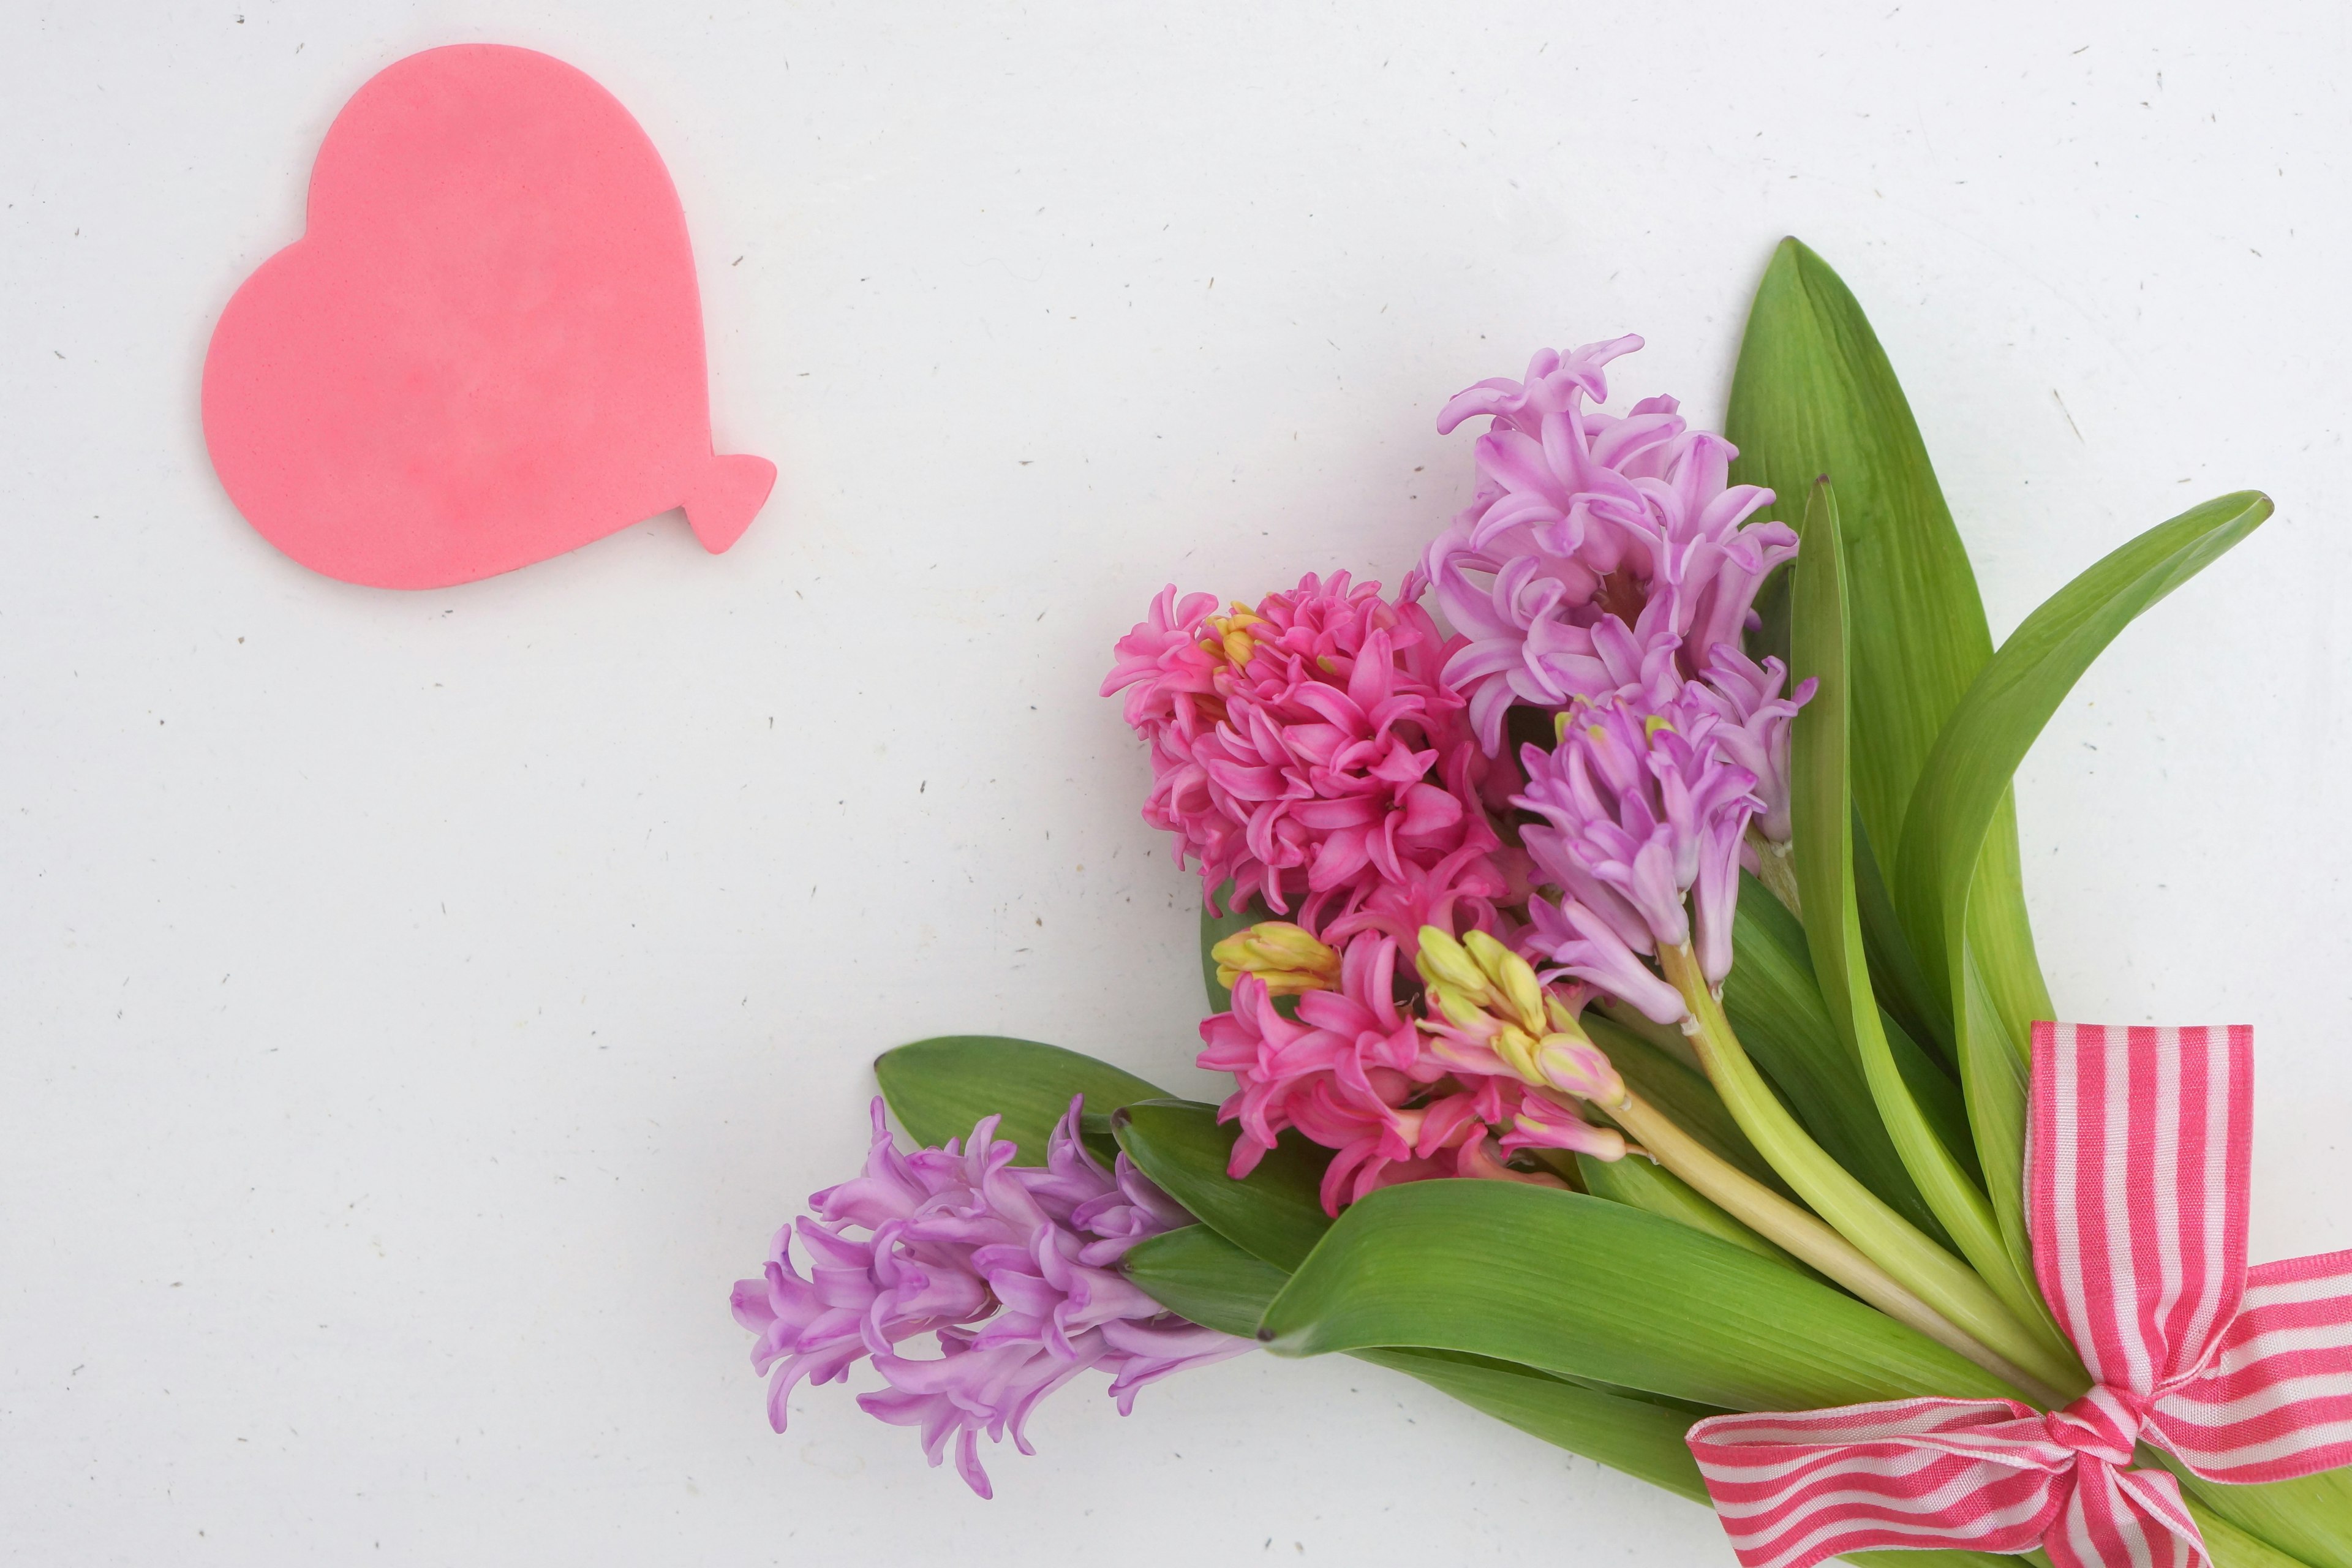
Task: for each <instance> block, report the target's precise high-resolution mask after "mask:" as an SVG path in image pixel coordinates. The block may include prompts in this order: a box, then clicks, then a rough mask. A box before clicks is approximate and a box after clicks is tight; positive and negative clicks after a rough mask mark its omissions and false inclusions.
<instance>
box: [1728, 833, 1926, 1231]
mask: <svg viewBox="0 0 2352 1568" xmlns="http://www.w3.org/2000/svg"><path fill="white" fill-rule="evenodd" d="M1732 952H1734V953H1735V954H1736V955H1737V956H1736V958H1735V960H1734V962H1733V963H1732V966H1731V973H1730V974H1729V976H1727V978H1726V979H1725V981H1724V983H1723V1010H1724V1012H1725V1013H1726V1014H1727V1016H1729V1017H1730V1019H1731V1026H1732V1028H1733V1030H1734V1031H1736V1032H1737V1033H1738V1036H1739V1043H1740V1044H1741V1045H1742V1046H1743V1047H1746V1049H1747V1051H1748V1057H1749V1058H1750V1059H1752V1060H1753V1061H1754V1062H1755V1063H1756V1065H1757V1066H1758V1067H1759V1068H1762V1069H1763V1072H1764V1076H1765V1077H1766V1078H1768V1079H1770V1080H1771V1084H1772V1088H1773V1089H1775V1090H1777V1091H1778V1092H1779V1094H1780V1098H1781V1100H1784V1101H1785V1102H1786V1103H1787V1105H1788V1107H1789V1110H1790V1113H1791V1114H1792V1115H1794V1116H1795V1117H1796V1119H1797V1120H1798V1121H1800V1122H1801V1123H1803V1125H1804V1128H1805V1131H1808V1132H1810V1133H1811V1134H1812V1136H1813V1139H1814V1141H1815V1142H1819V1143H1820V1144H1821V1146H1822V1149H1824V1150H1825V1151H1827V1152H1828V1153H1829V1156H1830V1158H1832V1160H1835V1161H1836V1162H1837V1163H1839V1164H1840V1165H1842V1166H1843V1167H1844V1168H1845V1169H1846V1171H1847V1172H1848V1173H1851V1174H1852V1175H1853V1178H1854V1179H1855V1180H1856V1181H1858V1182H1860V1183H1861V1184H1863V1185H1864V1186H1865V1187H1867V1188H1869V1189H1870V1191H1871V1192H1872V1193H1873V1194H1875V1195H1876V1196H1877V1198H1878V1199H1879V1201H1881V1202H1882V1203H1884V1204H1885V1205H1887V1206H1888V1207H1889V1208H1892V1209H1893V1210H1894V1211H1895V1213H1896V1214H1899V1215H1902V1216H1903V1217H1904V1219H1906V1220H1907V1221H1908V1222H1910V1224H1912V1225H1913V1226H1916V1227H1917V1228H1918V1229H1919V1230H1920V1231H1921V1232H1922V1233H1923V1234H1925V1235H1926V1236H1927V1237H1928V1238H1929V1239H1931V1240H1933V1241H1935V1242H1937V1244H1938V1245H1942V1244H1943V1242H1944V1239H1945V1238H1944V1235H1943V1230H1942V1227H1941V1226H1940V1225H1939V1224H1938V1223H1937V1218H1936V1211H1935V1210H1934V1209H1932V1208H1930V1207H1929V1206H1928V1205H1927V1199H1925V1198H1924V1197H1922V1196H1920V1194H1919V1189H1918V1188H1917V1187H1916V1186H1915V1185H1914V1184H1912V1181H1911V1175H1910V1173H1909V1172H1907V1171H1906V1170H1905V1169H1904V1168H1903V1160H1902V1157H1901V1155H1899V1154H1898V1153H1897V1152H1895V1144H1894V1142H1892V1141H1891V1140H1890V1139H1889V1138H1888V1137H1887V1134H1886V1128H1885V1125H1884V1124H1883V1123H1882V1122H1881V1121H1879V1117H1878V1107H1877V1105H1876V1103H1875V1102H1874V1100H1872V1099H1871V1094H1870V1084H1869V1082H1868V1080H1867V1079H1865V1078H1864V1075H1863V1070H1862V1063H1861V1061H1860V1059H1859V1058H1856V1057H1855V1055H1854V1053H1853V1047H1851V1046H1848V1045H1847V1044H1846V1043H1845V1042H1844V1041H1843V1040H1842V1039H1841V1038H1840V1037H1839V1035H1838V1030H1837V1026H1835V1025H1834V1024H1833V1023H1832V1022H1831V1020H1830V1014H1829V1008H1828V1007H1827V1006H1826V1005H1824V1004H1823V1003H1822V991H1821V987H1820V985H1819V984H1817V983H1816V981H1815V978H1814V975H1813V968H1812V960H1811V958H1810V957H1809V956H1808V955H1807V953H1806V951H1805V928H1804V927H1803V926H1802V925H1801V924H1799V923H1798V921H1797V917H1796V916H1794V915H1792V914H1790V912H1789V910H1788V909H1787V908H1786V907H1785V906H1784V905H1782V904H1781V902H1780V900H1778V899H1776V898H1774V897H1773V896H1772V895H1771V894H1770V893H1769V891H1767V890H1766V889H1765V887H1764V884H1763V883H1761V882H1759V881H1758V880H1757V879H1755V878H1753V877H1751V876H1749V875H1748V874H1747V873H1746V872H1744V871H1743V872H1741V873H1740V878H1739V912H1738V921H1737V922H1736V924H1735V926H1734V928H1733V931H1732Z"/></svg>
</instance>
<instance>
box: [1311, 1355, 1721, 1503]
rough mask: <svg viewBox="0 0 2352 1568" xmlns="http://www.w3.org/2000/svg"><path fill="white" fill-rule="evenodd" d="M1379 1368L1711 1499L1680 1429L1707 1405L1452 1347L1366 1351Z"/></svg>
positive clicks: (1691, 1495) (1559, 1443) (1696, 1497)
mask: <svg viewBox="0 0 2352 1568" xmlns="http://www.w3.org/2000/svg"><path fill="white" fill-rule="evenodd" d="M1355 1353H1356V1354H1357V1356H1359V1357H1360V1358H1361V1359H1362V1360H1364V1361H1368V1362H1370V1363H1373V1364H1374V1365H1375V1366H1385V1367H1389V1368H1391V1369H1392V1370H1394V1371H1397V1372H1402V1373H1406V1374H1407V1375H1408V1376H1412V1377H1417V1378H1419V1379H1420V1380H1421V1381H1422V1382H1423V1383H1425V1384H1429V1385H1430V1386H1431V1387H1432V1388H1434V1389H1436V1390H1438V1391H1439V1392H1440V1393H1444V1394H1452V1395H1453V1396H1454V1398H1456V1399H1458V1400H1460V1401H1462V1403H1463V1404H1465V1405H1469V1406H1470V1407H1471V1408H1472V1409H1474V1410H1479V1411H1483V1412H1485V1413H1486V1415H1492V1416H1494V1417H1495V1418H1496V1420H1498V1421H1502V1422H1505V1423H1507V1424H1508V1425H1510V1426H1516V1427H1517V1428H1518V1429H1519V1430H1520V1431H1522V1432H1525V1433H1527V1434H1528V1436H1534V1437H1540V1438H1542V1439H1543V1440H1544V1441H1545V1442H1547V1443H1549V1444H1551V1445H1552V1446H1553V1447H1559V1448H1566V1449H1567V1450H1568V1451H1569V1452H1570V1453H1571V1454H1581V1455H1583V1456H1584V1457H1585V1458H1588V1459H1595V1460H1598V1461H1599V1462H1600V1463H1601V1464H1604V1465H1607V1466H1609V1467H1610V1468H1612V1469H1619V1470H1623V1471H1624V1472H1626V1473H1627V1474H1628V1475H1631V1476H1635V1477H1638V1478H1640V1479H1643V1480H1645V1481H1647V1482H1649V1483H1650V1484H1651V1485H1652V1486H1655V1487H1663V1488H1664V1489H1666V1490H1668V1491H1670V1492H1674V1493H1675V1494H1676V1495H1677V1496H1681V1497H1685V1498H1688V1499H1690V1500H1692V1501H1694V1502H1705V1501H1706V1483H1705V1482H1703V1481H1701V1480H1700V1479H1699V1474H1698V1461H1697V1460H1696V1459H1694V1458H1691V1451H1690V1447H1689V1445H1688V1444H1686V1443H1685V1441H1684V1440H1683V1435H1684V1434H1685V1433H1686V1432H1688V1431H1689V1430H1690V1427H1691V1424H1692V1423H1693V1422H1694V1421H1696V1420H1698V1419H1699V1418H1700V1417H1701V1416H1702V1415H1707V1414H1710V1413H1709V1412H1706V1411H1698V1412H1691V1411H1686V1410H1677V1409H1675V1408H1674V1407H1673V1406H1671V1405H1658V1404H1654V1403H1653V1402H1651V1401H1649V1400H1646V1399H1639V1398H1635V1397H1633V1396H1631V1395H1629V1394H1616V1393H1612V1392H1610V1391H1609V1390H1607V1389H1601V1388H1595V1387H1592V1386H1591V1385H1590V1384H1580V1383H1571V1382H1569V1381H1567V1380H1565V1379H1562V1378H1556V1377H1547V1376H1545V1375H1544V1374H1543V1373H1539V1372H1534V1371H1530V1370H1529V1369H1528V1368H1526V1367H1520V1366H1514V1365H1512V1364H1511V1363H1508V1362H1500V1361H1495V1360H1492V1359H1490V1358H1487V1357H1485V1356H1470V1355H1462V1354H1458V1353H1455V1352H1449V1351H1425V1350H1361V1351H1358V1352H1355Z"/></svg>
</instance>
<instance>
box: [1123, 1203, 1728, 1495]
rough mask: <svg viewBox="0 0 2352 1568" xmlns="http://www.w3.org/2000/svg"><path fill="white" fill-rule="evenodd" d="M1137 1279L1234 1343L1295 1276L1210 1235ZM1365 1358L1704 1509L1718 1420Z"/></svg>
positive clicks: (1164, 1249) (1431, 1357) (1485, 1364)
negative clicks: (1701, 1451)
mask: <svg viewBox="0 0 2352 1568" xmlns="http://www.w3.org/2000/svg"><path fill="white" fill-rule="evenodd" d="M1124 1268H1126V1271H1127V1276H1128V1278H1129V1279H1132V1280H1133V1281H1134V1282H1135V1283H1136V1284H1137V1285H1138V1286H1139V1287H1141V1288H1142V1289H1144V1290H1146V1291H1148V1292H1150V1295H1151V1297H1152V1299H1153V1300H1156V1301H1158V1302H1159V1303H1160V1305H1161V1306H1163V1307H1166V1308H1168V1309H1169V1310H1171V1311H1174V1312H1180V1313H1181V1314H1182V1315H1183V1316H1185V1317H1187V1318H1190V1319H1192V1321H1194V1322H1196V1323H1201V1324H1204V1325H1206V1326H1207V1327H1209V1328H1213V1329H1216V1330H1219V1331H1223V1332H1224V1333H1229V1334H1248V1333H1253V1332H1255V1331H1256V1328H1257V1321H1258V1317H1259V1315H1260V1314H1261V1313H1262V1312H1263V1311H1264V1310H1265V1308H1266V1306H1267V1305H1268V1304H1269V1303H1270V1302H1271V1301H1272V1300H1274V1297H1275V1295H1276V1292H1277V1291H1278V1290H1279V1289H1281V1287H1282V1285H1283V1283H1284V1282H1285V1281H1286V1280H1287V1279H1289V1276H1288V1275H1287V1274H1286V1273H1284V1272H1283V1271H1282V1270H1281V1269H1279V1268H1275V1267H1274V1266H1273V1265H1272V1264H1270V1263H1265V1262H1263V1261H1261V1260H1259V1259H1258V1258H1252V1257H1251V1256H1250V1255H1249V1254H1247V1253H1245V1252H1244V1251H1242V1250H1241V1249H1240V1248H1239V1247H1235V1246H1234V1245H1233V1243H1231V1242H1229V1241H1226V1240H1224V1239H1223V1237H1219V1236H1217V1235H1216V1234H1215V1233H1214V1232H1213V1231H1211V1230H1209V1229H1208V1227H1206V1226H1186V1227H1185V1228H1184V1229H1182V1230H1175V1231H1171V1232H1169V1233H1168V1234H1167V1235H1165V1236H1157V1237H1152V1238H1151V1239H1150V1240H1149V1241H1145V1242H1141V1243H1139V1244H1138V1245H1137V1246H1136V1247H1134V1248H1133V1249H1132V1250H1130V1251H1129V1253H1128V1255H1127V1259H1126V1262H1125V1264H1124ZM1360 1354H1361V1356H1362V1359H1364V1360H1365V1361H1368V1362H1370V1363H1373V1364H1375V1365H1377V1366H1384V1367H1388V1368H1390V1369H1391V1370H1392V1371H1396V1372H1402V1373H1405V1374H1407V1375H1408V1376H1411V1377H1415V1378H1419V1379H1420V1380H1421V1381H1422V1382H1423V1383H1426V1384H1429V1385H1430V1386H1431V1387H1433V1388H1436V1389H1438V1390H1441V1391H1442V1392H1444V1393H1446V1394H1452V1395H1453V1396H1454V1398H1456V1399H1459V1400H1461V1401H1462V1402H1463V1403H1464V1404H1465V1405H1470V1406H1471V1407H1472V1408H1474V1409H1476V1410H1480V1411H1483V1412H1485V1413H1486V1414H1487V1415H1492V1416H1495V1417H1496V1419H1498V1420H1501V1421H1504V1422H1507V1423H1508V1424H1509V1425H1511V1426H1516V1427H1517V1428H1518V1429H1519V1430H1520V1431H1522V1432H1526V1433H1528V1434H1530V1435H1531V1436H1537V1437H1540V1438H1542V1439H1543V1440H1544V1441H1545V1442H1547V1443H1550V1444H1552V1445H1554V1446H1555V1447H1561V1448H1566V1449H1568V1450H1569V1451H1570V1453H1575V1454H1581V1455H1583V1456H1584V1457H1585V1458H1589V1459H1597V1460H1599V1461H1600V1462H1601V1464H1604V1465H1610V1466H1613V1467H1614V1468H1618V1469H1621V1470H1624V1471H1626V1472H1628V1473H1629V1474H1632V1475H1634V1476H1638V1477H1640V1478H1641V1479H1643V1480H1645V1481H1649V1482H1651V1483H1652V1484H1654V1485H1656V1486H1661V1487H1664V1488H1665V1489H1668V1490H1669V1491H1673V1492H1676V1493H1678V1494H1680V1495H1681V1496H1683V1497H1686V1498H1690V1499H1692V1500H1698V1501H1704V1500H1705V1499H1706V1489H1705V1487H1704V1486H1703V1485H1701V1483H1700V1481H1699V1476H1698V1467H1697V1465H1696V1462H1694V1461H1693V1459H1692V1458H1691V1455H1690V1449H1689V1448H1688V1447H1686V1446H1685V1444H1684V1442H1683V1434H1684V1433H1685V1431H1686V1430H1687V1429H1688V1428H1689V1426H1690V1424H1691V1423H1692V1422H1693V1421H1694V1420H1696V1419H1697V1418H1698V1417H1699V1416H1701V1415H1707V1414H1709V1413H1710V1412H1709V1411H1708V1410H1707V1409H1706V1407H1704V1406H1687V1405H1684V1406H1677V1405H1668V1404H1662V1403H1660V1402H1658V1401H1656V1400H1654V1399H1649V1398H1643V1397H1641V1396H1638V1395H1633V1394H1625V1393H1622V1392H1621V1391H1617V1390H1612V1389H1606V1388H1598V1387H1594V1386H1592V1385H1591V1384H1581V1383H1575V1382H1570V1381H1568V1380H1565V1379H1561V1378H1557V1377H1552V1376H1550V1375H1549V1374H1547V1373H1539V1372H1536V1371H1533V1370H1531V1369H1529V1368H1527V1367H1523V1366H1513V1365H1511V1364H1509V1363H1506V1362H1498V1361H1493V1360H1489V1359H1486V1358H1484V1357H1479V1356H1467V1355H1461V1354H1457V1353H1454V1352H1444V1351H1415V1350H1368V1351H1364V1352H1360Z"/></svg>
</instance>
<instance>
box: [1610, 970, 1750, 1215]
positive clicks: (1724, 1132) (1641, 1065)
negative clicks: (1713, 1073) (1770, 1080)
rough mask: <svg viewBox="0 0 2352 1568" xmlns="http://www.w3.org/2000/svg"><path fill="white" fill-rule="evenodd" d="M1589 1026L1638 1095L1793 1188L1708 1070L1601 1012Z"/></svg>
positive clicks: (1733, 1158) (1715, 1148) (1722, 1153)
mask: <svg viewBox="0 0 2352 1568" xmlns="http://www.w3.org/2000/svg"><path fill="white" fill-rule="evenodd" d="M1584 1030H1585V1033H1586V1034H1588V1035H1590V1036H1591V1037H1592V1043H1593V1044H1594V1045H1596V1046H1599V1047H1601V1049H1602V1050H1603V1051H1606V1052H1607V1053H1608V1055H1609V1064H1610V1065H1611V1066H1612V1067H1613V1068H1616V1069H1617V1076H1618V1077H1620V1078H1622V1079H1624V1080H1625V1081H1626V1083H1627V1084H1628V1085H1630V1086H1631V1087H1632V1088H1633V1092H1634V1093H1636V1094H1638V1095H1640V1096H1641V1097H1642V1098H1643V1100H1648V1101H1649V1102H1650V1103H1651V1104H1652V1105H1654V1106H1656V1107H1657V1108H1658V1109H1659V1110H1663V1111H1664V1112H1665V1113H1666V1114H1667V1115H1668V1116H1671V1117H1673V1118H1674V1119H1675V1122H1676V1124H1678V1125H1679V1126H1680V1127H1681V1128H1682V1130H1683V1131H1685V1132H1687V1133H1689V1134H1690V1135H1691V1136H1692V1137H1694V1138H1696V1139H1697V1140H1698V1141H1699V1142H1701V1143H1703V1144H1705V1145H1706V1147H1707V1149H1708V1151H1709V1152H1712V1153H1714V1154H1716V1155H1717V1157H1719V1158H1721V1159H1724V1160H1727V1161H1729V1162H1730V1163H1732V1164H1734V1165H1737V1166H1738V1167H1739V1168H1740V1169H1741V1170H1743V1171H1745V1172H1747V1173H1748V1174H1749V1175H1751V1176H1753V1177H1755V1178H1756V1179H1757V1180H1758V1181H1759V1182H1762V1183H1764V1184H1766V1185H1767V1186H1769V1187H1771V1188H1772V1189H1773V1190H1774V1191H1775V1192H1780V1193H1784V1194H1785V1193H1787V1192H1788V1190H1789V1189H1788V1185H1787V1184H1785V1183H1784V1182H1782V1181H1781V1180H1780V1173H1779V1172H1778V1171H1775V1170H1774V1169H1772V1167H1771V1165H1770V1164H1769V1163H1767V1162H1766V1160H1765V1158H1764V1156H1763V1155H1761V1154H1759V1153H1758V1152H1756V1145H1754V1144H1753V1143H1750V1142H1748V1134H1747V1133H1745V1132H1742V1131H1740V1130H1739V1123H1738V1122H1737V1121H1733V1120H1732V1119H1731V1112H1730V1111H1729V1110H1726V1109H1725V1108H1724V1104H1723V1100H1721V1098H1720V1097H1718V1096H1717V1094H1716V1092H1715V1086H1714V1085H1713V1084H1711V1083H1709V1082H1707V1081H1706V1074H1705V1073H1702V1072H1700V1071H1699V1070H1698V1069H1697V1068H1692V1067H1685V1065H1683V1063H1682V1062H1681V1061H1680V1060H1679V1059H1678V1058H1675V1057H1671V1056H1668V1055H1667V1054H1666V1053H1665V1052H1664V1050H1661V1049H1660V1048H1659V1047H1656V1046H1654V1045H1653V1044H1651V1043H1650V1041H1648V1040H1646V1039H1644V1038H1643V1037H1641V1036H1640V1035H1637V1034H1635V1033H1633V1031H1632V1030H1631V1029H1627V1028H1624V1027H1622V1026H1619V1025H1617V1024H1615V1023H1612V1022H1611V1021H1610V1020H1609V1019H1607V1018H1605V1017H1602V1016H1600V1015H1599V1014H1598V1013H1588V1014H1586V1015H1585V1017H1584Z"/></svg>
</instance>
